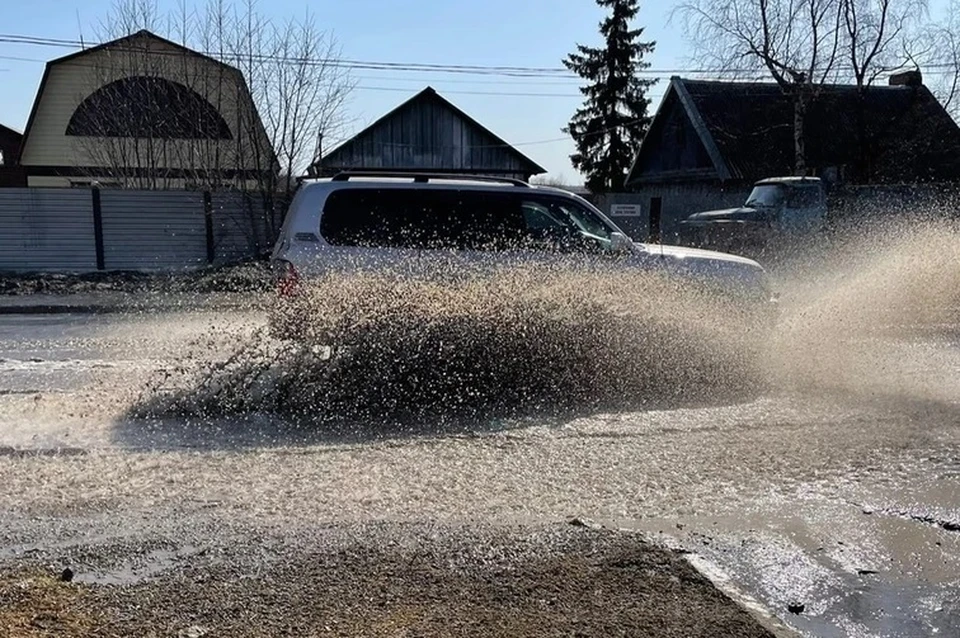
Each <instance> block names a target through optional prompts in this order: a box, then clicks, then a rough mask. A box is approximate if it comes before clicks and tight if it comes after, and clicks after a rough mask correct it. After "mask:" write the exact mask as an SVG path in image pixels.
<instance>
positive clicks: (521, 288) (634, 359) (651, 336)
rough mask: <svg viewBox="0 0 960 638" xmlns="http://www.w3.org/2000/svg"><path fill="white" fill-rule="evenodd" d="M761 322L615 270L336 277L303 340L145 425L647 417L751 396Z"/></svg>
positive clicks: (188, 387)
mask: <svg viewBox="0 0 960 638" xmlns="http://www.w3.org/2000/svg"><path fill="white" fill-rule="evenodd" d="M751 310H752V309H751V308H747V307H744V306H740V305H738V304H736V303H734V302H733V301H732V300H730V299H724V298H722V297H720V296H719V295H717V294H716V293H715V292H714V291H711V290H708V289H706V288H698V287H693V286H684V285H681V284H679V283H678V282H677V281H675V280H672V279H668V278H666V277H659V276H655V275H651V274H642V273H636V272H624V271H615V270H612V269H609V268H607V269H603V268H598V269H573V268H568V267H563V266H558V267H554V268H549V269H546V270H545V269H543V268H540V269H533V268H529V267H522V266H518V267H511V268H504V269H502V270H499V271H497V272H494V273H492V274H487V275H485V276H468V275H464V276H457V277H451V276H449V273H448V276H445V277H444V278H443V279H442V280H441V279H433V278H422V277H419V278H414V277H400V276H394V275H390V274H384V273H377V274H372V273H369V272H357V273H354V274H350V275H337V276H329V277H326V278H324V279H321V280H319V281H316V282H314V283H313V284H312V285H311V287H310V288H309V290H307V291H306V293H305V295H304V298H303V300H302V302H301V303H300V305H299V306H298V307H297V310H296V311H295V313H294V314H293V315H292V321H293V322H294V323H295V324H296V325H297V326H298V327H299V328H300V329H301V332H302V333H303V334H304V335H305V337H304V340H303V341H302V342H301V341H297V342H293V343H285V342H277V341H274V340H272V339H269V338H268V337H267V335H266V331H263V332H261V333H258V334H257V335H255V336H254V338H253V339H251V340H243V341H240V342H238V343H237V344H236V347H235V348H234V349H233V351H232V352H231V353H230V354H229V355H228V356H226V357H225V358H221V359H220V360H218V361H216V362H211V363H209V364H208V365H205V366H200V367H199V368H192V369H189V370H180V371H178V373H177V374H175V375H171V376H172V377H175V378H171V377H166V378H164V379H163V383H162V384H160V385H162V386H163V388H165V391H162V392H161V391H160V385H155V386H154V387H152V388H151V389H150V391H149V392H148V393H147V394H146V395H145V396H144V397H143V400H142V401H140V402H139V403H138V405H137V406H135V409H134V414H135V415H136V416H169V415H172V414H176V415H187V416H199V417H218V416H224V415H236V414H252V413H264V412H266V413H271V414H278V415H282V416H289V417H296V418H298V419H304V418H306V419H308V420H316V419H344V418H346V419H353V420H357V419H369V418H377V419H389V420H408V419H423V418H428V417H441V418H460V417H466V418H471V417H479V416H482V417H489V416H491V415H514V414H517V413H537V414H546V413H550V412H554V411H558V410H560V411H563V410H570V409H583V408H587V409H596V408H601V407H603V408H622V407H631V406H632V407H635V406H640V405H643V404H644V403H646V402H649V401H654V400H662V399H664V397H681V396H684V395H688V394H691V393H703V392H704V391H705V389H706V388H710V389H716V388H718V387H722V386H730V385H749V384H746V383H744V381H745V380H746V379H747V377H748V376H749V367H750V364H751V363H752V359H751V357H752V356H754V355H755V354H756V351H755V349H754V348H750V347H748V346H749V345H750V344H749V341H750V340H752V339H755V333H754V332H753V331H751V330H749V329H747V330H745V329H744V326H749V325H750V324H749V323H745V322H746V321H755V320H752V319H747V318H746V317H745V315H746V314H747V313H749V312H750V311H751ZM304 344H310V345H330V346H333V347H334V348H335V350H334V352H335V355H334V357H333V358H332V359H330V360H327V359H326V358H325V357H324V351H323V350H322V349H319V348H314V347H310V345H307V346H305V345H304ZM751 378H752V377H751ZM731 380H733V381H735V382H734V383H732V384H731V383H730V381H731Z"/></svg>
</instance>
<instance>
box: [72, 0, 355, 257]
mask: <svg viewBox="0 0 960 638" xmlns="http://www.w3.org/2000/svg"><path fill="white" fill-rule="evenodd" d="M144 29H145V30H148V31H150V32H152V33H154V34H156V35H159V36H161V37H163V38H165V39H167V40H170V41H173V42H175V43H177V44H179V45H181V46H182V47H184V48H186V49H188V50H189V51H184V50H182V49H178V48H177V47H170V46H164V45H162V44H158V43H157V41H156V40H154V39H151V38H133V39H129V40H126V41H125V42H124V43H122V45H120V46H115V47H108V48H106V49H104V50H103V51H101V52H99V53H98V55H97V56H96V57H95V58H94V59H93V62H92V63H91V62H86V63H85V64H86V65H87V66H89V67H92V71H91V73H92V74H93V76H94V77H93V78H92V83H93V84H94V85H95V86H99V87H104V88H101V91H100V93H101V96H100V99H101V101H104V100H105V101H106V102H107V103H108V104H106V106H107V107H108V108H100V109H94V110H91V111H90V116H89V117H88V118H87V119H88V120H89V121H88V122H87V127H86V128H87V132H88V133H89V134H88V135H86V136H84V137H79V138H77V139H78V140H79V142H78V145H79V146H80V147H81V149H82V151H83V152H84V153H85V154H86V156H87V159H88V163H89V164H90V165H91V166H93V167H97V168H96V170H92V171H91V176H92V177H93V176H94V175H93V174H94V173H97V172H99V173H103V172H104V171H103V169H108V170H107V171H106V172H108V173H109V174H110V175H112V176H115V177H116V179H117V181H118V183H119V185H122V186H125V187H131V188H142V189H155V188H171V187H187V188H196V189H203V190H223V189H231V190H240V191H243V192H244V198H245V201H246V203H247V208H248V211H249V216H250V218H249V220H248V221H247V223H246V224H245V226H248V227H249V229H251V231H250V232H251V233H252V236H251V237H250V238H249V239H250V241H251V243H252V244H255V245H256V247H257V248H263V247H266V246H269V245H270V244H272V241H273V238H274V237H275V235H276V233H277V231H278V230H279V224H280V223H281V221H282V219H281V215H280V214H278V213H282V210H283V208H284V206H285V203H286V202H288V201H289V199H290V198H291V196H292V191H293V190H294V189H295V187H296V184H297V181H296V179H291V177H292V176H296V175H302V174H303V173H304V171H305V169H306V168H307V167H308V166H310V165H311V164H312V163H313V162H315V161H316V160H318V159H319V157H318V156H317V153H318V152H319V147H318V140H319V139H327V140H331V139H336V138H338V137H339V135H340V133H341V130H342V127H343V124H344V107H345V106H346V103H347V100H348V98H349V95H350V93H351V91H352V89H353V87H354V83H353V80H352V79H351V77H350V74H349V69H348V66H347V65H345V64H344V63H343V62H342V61H341V49H340V47H339V45H338V43H337V41H336V39H335V38H334V36H333V35H332V33H330V32H328V31H324V30H322V29H321V28H319V26H318V25H317V22H316V20H315V18H314V17H313V15H312V14H310V13H309V12H308V13H306V14H305V15H304V16H303V17H302V18H298V19H289V20H286V21H277V20H274V19H272V18H269V17H267V16H265V15H263V14H262V13H261V12H260V11H259V9H258V3H257V0H238V2H232V1H230V0H209V1H208V2H207V4H206V5H204V6H201V7H200V8H194V7H193V6H192V5H191V4H188V2H187V1H186V0H179V3H178V4H177V5H176V7H175V8H174V9H173V10H171V11H169V12H168V13H166V14H163V13H161V12H160V11H159V9H158V4H157V2H156V0H114V3H113V6H112V9H111V11H110V13H109V14H108V16H107V17H106V18H105V19H104V21H103V22H102V23H101V25H100V29H99V33H98V36H99V39H100V40H102V41H112V40H115V39H117V38H122V37H124V36H129V35H131V34H134V33H137V32H138V31H140V30H144ZM197 54H199V55H197ZM81 59H82V58H81ZM214 61H216V62H220V63H222V64H217V63H216V62H214ZM130 78H140V80H139V81H137V82H134V81H127V80H128V79H130ZM118 80H119V82H117V81H118ZM161 80H163V81H170V82H174V83H176V84H178V85H181V86H183V87H185V88H186V89H188V91H185V92H184V94H187V93H189V94H196V95H199V96H202V98H203V101H204V102H206V103H208V104H209V105H210V106H212V107H213V113H215V114H216V116H217V118H212V117H211V116H210V114H209V113H208V112H207V111H205V110H204V109H203V108H202V105H197V104H186V103H182V104H178V103H176V102H175V101H174V102H172V101H171V96H170V93H171V92H170V91H169V90H163V89H162V88H158V87H161V86H165V84H164V82H161ZM110 87H113V88H110ZM104 89H107V90H104ZM111 91H112V93H111ZM82 97H89V96H82ZM182 102H189V100H186V99H184V100H182ZM118 114H120V115H122V116H123V118H122V119H124V120H125V121H126V122H127V123H130V122H138V118H139V120H143V121H140V122H139V123H138V124H137V125H136V126H132V127H131V131H132V132H135V133H136V134H135V135H126V136H117V135H115V133H116V131H112V130H111V122H115V121H116V119H117V118H116V116H117V115H118ZM211 119H219V121H209V120H211ZM171 127H172V128H173V129H174V132H177V129H178V128H181V129H184V131H182V133H183V134H175V135H172V136H171V135H170V134H169V133H170V129H171ZM198 127H200V128H201V129H202V130H200V131H197V130H196V129H197V128H198ZM224 128H226V130H223V129H224ZM173 175H176V176H178V179H173V178H172V177H171V176H173ZM96 177H103V175H96Z"/></svg>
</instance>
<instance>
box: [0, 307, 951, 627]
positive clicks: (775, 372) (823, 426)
mask: <svg viewBox="0 0 960 638" xmlns="http://www.w3.org/2000/svg"><path fill="white" fill-rule="evenodd" d="M259 320H260V317H258V316H257V315H256V314H254V313H251V314H246V315H243V314H239V313H225V312H220V313H217V312H208V313H197V312H195V313H177V314H174V313H171V314H165V315H141V316H134V317H129V316H119V315H111V316H101V317H94V316H81V315H72V316H71V315H64V316H55V317H47V316H30V317H27V316H15V315H10V316H5V317H2V318H0V483H2V484H3V485H4V489H3V490H2V491H0V512H4V514H3V516H4V523H5V524H4V531H3V532H2V533H0V559H11V558H16V557H18V556H22V555H23V554H24V552H27V551H29V550H30V549H31V548H36V547H41V546H43V547H47V548H50V547H62V548H63V547H71V546H75V545H78V544H80V543H89V542H93V541H95V540H99V541H109V542H111V543H115V544H119V545H127V546H129V545H131V544H149V542H155V541H157V540H158V539H162V540H164V541H166V542H168V543H169V542H170V541H171V539H181V541H179V542H178V543H175V545H178V546H180V547H188V546H192V545H191V544H192V543H196V542H199V541H198V540H197V538H198V537H202V536H203V535H205V534H211V533H217V530H219V531H220V532H223V533H226V532H225V530H227V529H230V528H232V527H233V526H235V525H246V524H249V525H256V526H258V528H259V529H262V530H264V534H267V533H268V532H269V533H273V534H280V535H281V536H282V535H283V534H288V533H289V534H293V533H295V532H296V530H298V529H303V528H305V527H307V526H315V525H318V524H319V525H323V524H327V523H330V524H333V523H337V524H366V523H372V522H378V521H392V522H409V521H414V522H416V521H420V522H422V521H445V522H467V521H485V522H490V523H512V522H517V523H530V522H550V521H561V520H565V519H569V518H570V517H575V516H579V517H585V518H589V519H593V520H595V521H599V522H602V523H604V524H606V525H610V526H615V527H622V528H629V529H639V530H642V531H643V532H645V533H646V534H648V536H649V537H650V538H653V539H656V540H658V541H659V542H662V543H664V544H667V545H670V546H673V547H678V548H682V549H684V550H686V551H689V552H691V557H692V560H693V561H694V563H695V564H697V565H698V566H700V567H701V568H703V569H704V570H705V571H707V572H708V573H710V574H711V575H712V576H713V577H715V578H718V579H728V580H729V582H730V584H731V585H732V586H734V587H735V588H736V589H739V590H741V591H743V592H744V593H745V594H747V595H748V596H750V597H752V598H753V599H755V600H757V601H759V602H760V603H761V604H762V605H763V606H765V607H766V608H768V609H769V610H771V611H772V612H774V613H775V614H776V615H778V616H779V617H780V618H781V619H782V620H783V621H784V622H785V623H787V624H788V625H789V626H791V627H793V628H795V629H797V630H799V631H801V632H802V633H804V634H808V635H813V636H904V635H906V636H928V635H933V634H939V635H945V636H946V635H958V634H960V576H958V575H960V336H958V333H957V332H956V331H953V330H950V329H947V330H941V331H936V332H934V333H929V332H928V333H925V334H924V335H922V336H919V335H910V334H907V335H906V336H903V335H902V336H901V337H899V338H897V339H892V338H890V337H888V336H887V337H882V336H863V335H861V336H859V337H857V338H856V339H853V338H850V339H847V340H846V341H845V342H844V343H845V344H846V345H845V346H844V348H846V350H844V351H843V352H838V347H839V346H837V344H831V345H830V347H829V348H828V349H827V350H824V351H823V352H820V353H818V354H817V356H816V357H812V356H809V354H810V353H809V349H807V348H806V346H804V348H805V351H804V356H801V355H800V353H799V352H798V351H797V350H789V349H780V350H777V351H775V352H774V355H773V361H772V363H771V366H772V367H771V372H770V374H769V376H770V378H771V379H772V380H773V381H772V382H771V383H770V387H769V388H767V389H764V390H762V391H759V390H758V392H757V393H756V394H755V395H754V396H753V397H751V398H749V399H747V400H743V399H740V400H734V399H732V398H729V397H727V398H725V397H708V398H706V399H705V400H704V401H703V402H701V404H700V405H696V406H691V405H678V406H669V405H667V406H660V407H659V408H658V409H650V410H645V411H638V412H631V413H619V414H587V415H582V416H578V417H575V418H574V417H571V418H567V419H553V418H552V419H541V420H537V419H532V420H527V421H523V422H519V423H486V424H478V425H477V427H476V428H474V431H472V432H469V433H465V432H463V431H459V430H458V431H456V432H444V431H430V432H426V433H418V434H417V435H416V436H410V435H408V434H402V433H390V432H386V433H385V432H383V431H382V430H380V429H378V428H376V427H375V426H374V425H372V424H371V427H370V429H369V430H366V429H364V428H359V429H357V430H355V431H353V432H351V433H350V434H349V435H346V436H345V435H344V433H342V432H338V433H336V434H334V433H329V432H324V431H322V430H315V429H307V428H303V427H298V426H297V424H292V423H284V422H280V421H278V420H275V419H271V418H269V417H268V416H262V415H261V416H258V417H256V418H250V419H247V420H245V421H244V422H243V423H237V422H236V421H235V420H234V421H231V420H222V421H220V422H208V423H191V422H184V421H176V420H171V421H167V422H164V423H151V424H145V423H138V422H136V421H134V420H132V419H129V418H126V417H124V416H123V414H124V412H125V410H126V408H127V407H128V406H129V405H130V404H131V403H132V402H134V401H136V398H137V395H138V393H139V392H141V391H142V388H143V384H144V383H145V381H146V380H147V379H149V378H151V375H153V374H154V373H155V371H156V370H157V369H158V368H162V367H164V366H169V365H175V364H176V362H178V361H185V360H189V359H190V358H191V357H193V358H197V357H200V356H204V357H210V356H211V353H212V352H216V351H217V349H218V348H219V347H221V346H223V345H225V344H229V343H230V342H231V341H232V340H233V339H234V338H236V337H235V336H236V335H243V334H250V332H251V331H252V330H254V329H255V328H256V326H257V322H258V321H259ZM804 357H806V358H804ZM794 358H795V359H797V360H801V359H802V360H803V361H804V362H805V363H803V364H797V363H796V362H795V361H794ZM785 360H790V365H789V366H785V363H784V361H785ZM188 528H189V529H190V530H192V531H190V532H189V534H192V537H191V538H186V537H185V535H187V532H186V531H185V530H186V529H188ZM171 551H172V550H162V551H161V550H158V552H159V553H155V554H153V555H152V556H153V559H147V560H146V562H144V561H143V560H141V562H140V563H139V564H138V565H139V566H138V567H136V568H133V567H131V566H130V565H129V564H128V565H126V566H121V567H117V566H116V565H114V566H112V567H110V566H107V565H105V566H104V567H103V569H102V571H101V572H99V573H98V574H97V575H91V576H90V578H91V579H92V580H98V579H99V580H100V581H102V582H124V581H125V580H129V579H133V578H136V577H142V576H144V575H149V574H150V573H151V570H162V569H163V568H164V565H165V564H167V563H168V562H169V561H171V560H174V559H175V556H174V555H173V554H172V553H171ZM184 551H186V550H184ZM141 558H142V557H141ZM151 560H152V562H151ZM796 605H802V612H801V613H791V612H790V611H789V610H788V608H789V607H791V606H792V607H793V609H794V610H795V611H796V610H799V609H800V608H799V607H797V606H796Z"/></svg>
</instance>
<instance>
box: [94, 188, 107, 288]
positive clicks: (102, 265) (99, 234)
mask: <svg viewBox="0 0 960 638" xmlns="http://www.w3.org/2000/svg"><path fill="white" fill-rule="evenodd" d="M90 194H91V197H92V198H93V241H94V243H95V244H96V249H97V270H106V267H107V266H106V260H105V259H104V254H103V209H102V208H101V205H100V189H99V188H97V187H96V186H94V187H93V188H92V189H90Z"/></svg>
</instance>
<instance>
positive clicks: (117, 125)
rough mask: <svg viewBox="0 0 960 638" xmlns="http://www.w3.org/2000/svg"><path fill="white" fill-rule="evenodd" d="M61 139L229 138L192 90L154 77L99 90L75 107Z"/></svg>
mask: <svg viewBox="0 0 960 638" xmlns="http://www.w3.org/2000/svg"><path fill="white" fill-rule="evenodd" d="M67 135H75V136H84V137H138V138H152V139H157V138H159V139H219V140H229V139H232V138H233V135H232V134H231V133H230V127H228V126H227V123H226V121H224V119H223V116H222V115H220V113H219V112H218V111H217V109H215V108H214V107H213V105H212V104H210V103H209V102H208V101H207V100H205V99H204V98H203V96H201V95H200V94H199V93H197V92H196V91H194V90H192V89H189V88H187V87H186V86H184V85H182V84H178V83H177V82H172V81H170V80H167V79H164V78H158V77H146V76H133V77H128V78H123V79H121V80H116V81H115V82H111V83H110V84H107V85H105V86H102V87H100V88H99V89H97V90H96V91H95V92H94V93H92V94H91V95H89V96H87V98H86V99H85V100H84V101H83V102H81V103H80V106H78V107H77V110H76V111H74V113H73V116H72V117H71V118H70V123H69V124H67Z"/></svg>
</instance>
